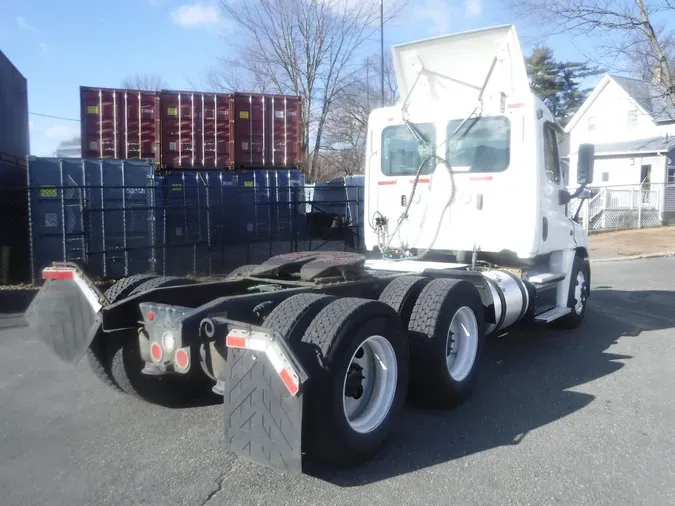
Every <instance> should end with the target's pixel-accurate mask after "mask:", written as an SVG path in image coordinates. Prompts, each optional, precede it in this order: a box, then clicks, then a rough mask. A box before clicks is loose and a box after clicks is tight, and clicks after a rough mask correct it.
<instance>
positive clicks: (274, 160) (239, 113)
mask: <svg viewBox="0 0 675 506" xmlns="http://www.w3.org/2000/svg"><path fill="white" fill-rule="evenodd" d="M301 104H302V101H301V99H300V97H294V96H284V95H263V94H256V93H235V94H234V108H235V119H234V122H235V126H234V131H235V139H234V146H235V147H234V159H235V166H236V167H263V168H264V167H284V168H291V167H297V166H298V165H300V162H301V158H302V144H301V143H302V126H301V125H302V119H301V118H302V116H301Z"/></svg>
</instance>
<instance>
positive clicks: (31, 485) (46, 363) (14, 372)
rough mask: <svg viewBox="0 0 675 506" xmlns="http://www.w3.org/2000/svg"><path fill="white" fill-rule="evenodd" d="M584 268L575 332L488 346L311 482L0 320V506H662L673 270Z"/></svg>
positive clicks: (216, 420)
mask: <svg viewBox="0 0 675 506" xmlns="http://www.w3.org/2000/svg"><path fill="white" fill-rule="evenodd" d="M593 269H594V271H593V289H594V291H593V294H592V297H591V299H590V308H589V313H588V316H587V320H586V322H585V323H584V325H583V327H582V328H581V329H579V330H578V331H575V332H570V333H561V332H554V331H551V330H546V329H542V328H531V329H519V330H514V331H513V332H512V333H510V334H508V335H507V336H505V337H502V338H498V339H493V340H492V341H491V342H490V344H489V345H488V347H487V349H486V356H485V362H484V364H485V368H484V370H483V374H482V376H481V380H480V383H479V386H478V389H477V392H476V394H475V395H474V397H473V398H472V399H471V400H470V401H468V402H467V403H466V404H464V405H462V406H460V407H459V408H457V409H455V410H452V411H436V412H435V411H429V410H423V409H419V408H412V407H409V408H407V409H406V412H405V413H404V416H403V418H402V420H401V421H400V423H399V424H398V427H397V431H396V434H395V435H394V437H393V439H392V441H391V442H390V444H389V445H388V446H387V448H386V450H385V451H384V452H383V453H382V454H381V455H380V456H379V457H378V458H377V459H376V460H375V461H373V462H371V463H369V464H367V465H365V466H363V467H361V468H359V469H354V470H350V471H349V472H343V473H335V474H330V475H321V476H308V475H303V476H300V477H288V476H285V475H282V474H280V473H277V472H275V471H273V470H268V469H265V468H261V467H258V466H256V465H254V464H251V463H249V462H246V461H244V460H241V459H238V458H236V457H234V456H233V455H232V454H231V453H229V452H228V450H227V449H226V448H225V445H224V444H223V438H222V434H223V420H222V413H221V411H222V408H221V407H220V406H218V405H213V406H203V407H198V408H192V409H186V410H171V409H166V408H160V407H156V406H151V405H146V404H143V403H142V402H139V401H134V400H133V399H131V398H128V397H125V396H123V395H121V394H117V393H115V392H113V391H111V390H109V389H107V388H106V387H104V386H103V385H101V384H99V383H98V382H97V381H96V380H95V379H94V378H93V376H92V374H91V373H90V372H89V370H88V367H87V366H86V364H84V363H82V364H80V365H79V366H78V367H77V368H76V369H75V370H73V369H72V368H71V367H70V366H67V365H65V364H63V363H61V362H59V361H58V360H57V359H55V358H54V357H53V356H52V355H51V354H50V352H49V351H48V350H47V349H46V347H45V346H44V345H42V344H41V343H40V342H38V341H37V340H36V339H35V338H34V337H32V336H31V335H30V334H29V333H28V331H27V329H26V328H25V327H21V326H20V325H21V318H17V317H12V316H8V315H5V316H2V317H0V406H2V408H1V410H0V428H1V432H0V455H2V457H3V458H2V460H1V461H0V497H2V498H3V499H2V501H0V502H2V504H3V505H4V504H7V505H12V506H13V505H22V504H26V505H35V504H41V505H48V504H49V505H51V504H59V505H68V506H75V505H85V504H86V505H90V504H100V503H106V504H123V505H132V504H157V505H167V504H171V505H180V504H186V505H199V504H207V503H208V504H209V505H216V504H233V505H238V504H242V505H244V504H246V505H254V504H255V505H257V504H274V505H283V504H293V505H295V504H310V505H323V504H326V505H349V506H352V505H354V504H363V505H366V504H367V505H380V504H382V505H385V504H386V505H392V504H405V505H408V504H409V505H417V504H462V505H472V504H477V505H484V504H500V505H508V504H532V505H537V506H539V505H546V504H569V505H574V506H579V505H584V504H594V505H596V504H608V505H616V504H645V505H650V506H652V505H662V504H675V494H674V493H675V463H674V460H675V457H673V453H672V448H673V447H675V404H674V403H673V402H672V392H673V391H675V350H674V349H673V347H672V342H673V340H674V338H675V330H673V328H674V327H675V312H673V309H672V308H673V307H674V306H675V292H672V291H671V289H672V287H673V285H674V283H675V259H673V258H664V259H654V260H641V261H634V262H625V263H624V262H620V263H611V264H598V265H597V266H594V267H593Z"/></svg>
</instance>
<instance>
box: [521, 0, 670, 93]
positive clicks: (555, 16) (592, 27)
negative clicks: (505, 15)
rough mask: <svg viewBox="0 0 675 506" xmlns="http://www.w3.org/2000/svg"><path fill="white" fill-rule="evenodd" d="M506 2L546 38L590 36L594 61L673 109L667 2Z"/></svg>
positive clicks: (579, 0)
mask: <svg viewBox="0 0 675 506" xmlns="http://www.w3.org/2000/svg"><path fill="white" fill-rule="evenodd" d="M511 2H512V4H513V6H514V7H515V11H516V14H517V15H520V16H521V17H523V18H526V19H528V20H530V21H536V22H538V23H539V24H540V26H548V27H550V28H549V30H548V32H547V34H546V35H555V34H560V33H565V32H569V33H570V34H577V35H587V36H594V37H596V40H600V42H599V43H597V44H596V47H597V49H598V50H599V51H600V60H599V61H598V62H599V63H601V64H603V65H604V66H607V67H610V68H614V69H615V70H618V71H628V72H630V73H632V74H634V75H639V76H640V77H641V78H643V79H647V80H649V81H651V82H652V83H654V84H655V85H656V88H657V90H659V91H658V94H659V95H660V98H665V99H667V101H668V102H670V103H671V104H673V105H675V67H674V66H673V61H674V53H675V38H674V37H673V33H672V32H669V31H668V30H667V29H666V28H665V26H666V25H665V24H664V22H665V21H666V20H667V19H668V16H671V17H672V16H675V2H673V0H653V1H651V2H649V3H645V1H644V0H511ZM653 98H656V97H653Z"/></svg>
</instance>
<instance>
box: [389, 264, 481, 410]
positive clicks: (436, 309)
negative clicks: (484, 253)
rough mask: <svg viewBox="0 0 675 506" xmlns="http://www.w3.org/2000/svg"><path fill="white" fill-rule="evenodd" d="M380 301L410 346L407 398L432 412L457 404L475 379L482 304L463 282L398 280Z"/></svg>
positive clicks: (473, 291) (479, 351)
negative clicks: (432, 408) (402, 325)
mask: <svg viewBox="0 0 675 506" xmlns="http://www.w3.org/2000/svg"><path fill="white" fill-rule="evenodd" d="M379 300H380V301H382V302H384V303H386V304H388V305H389V306H391V307H392V308H393V309H394V310H396V312H398V314H399V316H400V317H401V320H403V322H404V323H405V324H406V325H407V328H408V334H409V342H410V370H411V375H410V377H411V384H410V395H411V397H414V398H416V399H423V400H425V401H428V402H430V403H431V404H433V405H435V406H438V407H452V406H455V405H457V404H459V403H461V402H462V401H463V400H464V399H466V397H468V395H469V394H470V392H471V391H472V389H473V387H474V384H475V382H476V379H477V376H478V369H479V364H480V356H481V352H482V348H483V343H484V339H485V315H484V310H483V303H482V301H481V298H480V295H479V294H478V290H477V289H476V287H475V286H474V285H473V284H471V283H470V282H468V281H464V280H456V279H436V280H433V281H431V280H430V279H429V278H425V277H422V276H402V277H399V278H396V279H394V280H393V281H392V282H390V283H389V284H388V285H387V286H386V287H385V289H384V290H383V291H382V294H381V295H380V299H379Z"/></svg>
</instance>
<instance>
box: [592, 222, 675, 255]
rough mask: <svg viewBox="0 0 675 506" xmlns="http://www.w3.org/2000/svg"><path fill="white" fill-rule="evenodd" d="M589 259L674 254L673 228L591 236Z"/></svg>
mask: <svg viewBox="0 0 675 506" xmlns="http://www.w3.org/2000/svg"><path fill="white" fill-rule="evenodd" d="M588 242H589V245H590V248H591V258H593V257H595V258H599V257H613V256H616V257H620V256H633V255H648V254H650V253H664V252H669V251H673V252H675V226H671V227H658V228H645V229H642V230H622V231H620V232H604V233H601V234H593V235H591V236H590V237H589V238H588Z"/></svg>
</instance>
